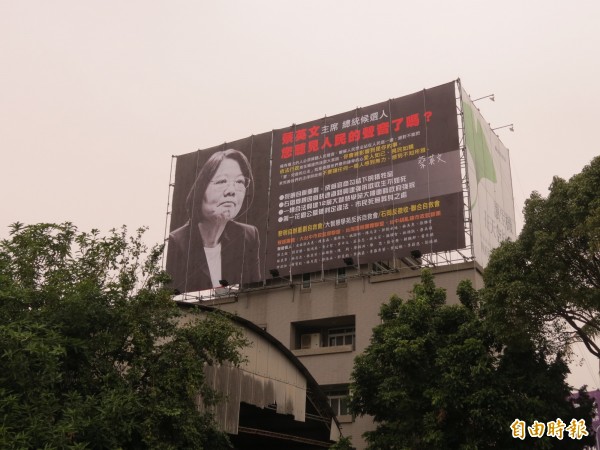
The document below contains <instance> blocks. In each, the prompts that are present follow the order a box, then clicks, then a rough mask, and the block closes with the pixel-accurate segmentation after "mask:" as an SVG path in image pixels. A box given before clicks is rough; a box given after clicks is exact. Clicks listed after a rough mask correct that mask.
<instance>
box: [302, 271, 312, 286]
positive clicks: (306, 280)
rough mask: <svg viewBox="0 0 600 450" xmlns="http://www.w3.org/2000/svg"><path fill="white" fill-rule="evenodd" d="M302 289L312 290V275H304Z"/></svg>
mask: <svg viewBox="0 0 600 450" xmlns="http://www.w3.org/2000/svg"><path fill="white" fill-rule="evenodd" d="M302 289H310V273H303V274H302Z"/></svg>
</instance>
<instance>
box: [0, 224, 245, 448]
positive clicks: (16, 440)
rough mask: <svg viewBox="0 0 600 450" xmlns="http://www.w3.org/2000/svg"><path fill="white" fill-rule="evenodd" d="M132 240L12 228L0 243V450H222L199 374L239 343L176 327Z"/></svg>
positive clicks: (224, 332)
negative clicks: (191, 449) (161, 449)
mask: <svg viewBox="0 0 600 450" xmlns="http://www.w3.org/2000/svg"><path fill="white" fill-rule="evenodd" d="M142 233H143V230H139V231H138V233H137V234H136V235H135V236H133V237H128V235H127V232H126V230H125V229H123V230H121V231H116V230H112V231H111V232H110V233H109V234H108V235H107V236H105V237H102V236H100V234H99V232H98V231H97V230H93V231H92V232H90V233H86V232H79V231H78V230H77V229H76V228H75V227H74V226H73V225H71V224H69V223H65V224H62V225H52V224H39V225H32V226H23V225H21V224H15V225H13V226H12V227H11V234H10V238H9V239H6V240H3V241H2V242H0V345H1V347H0V415H1V417H2V421H1V422H0V447H1V448H7V449H9V448H19V449H21V448H45V449H54V448H71V449H82V448H94V449H114V448H128V449H145V448H164V449H167V448H172V449H175V448H199V449H201V448H210V449H220V448H229V443H228V440H227V437H226V435H225V434H223V433H222V432H220V431H218V430H217V427H216V425H215V423H214V421H213V418H212V416H211V415H210V413H208V412H201V411H200V410H203V411H209V410H210V408H209V406H210V405H211V404H214V402H216V401H217V400H218V395H217V393H215V392H213V391H212V390H211V389H209V388H208V387H207V386H205V384H204V371H203V369H204V366H205V365H206V364H212V363H219V362H222V361H225V360H227V361H231V362H233V363H239V362H240V356H239V354H238V351H237V350H238V348H240V346H242V345H244V344H245V340H244V339H243V336H242V335H241V333H240V332H239V331H236V328H235V327H233V326H232V325H231V324H230V323H229V322H228V321H227V320H225V319H223V318H220V317H219V316H209V317H208V318H205V319H201V318H200V316H199V315H198V317H196V318H195V319H194V320H192V321H190V322H189V323H187V324H186V325H182V324H181V323H179V322H178V320H179V316H180V310H179V308H177V306H176V304H175V303H174V302H173V301H172V296H171V294H170V292H169V290H168V289H166V288H165V287H164V286H165V282H166V281H168V277H167V276H166V275H165V274H164V272H162V271H161V270H160V266H159V262H160V257H161V249H160V248H158V247H156V248H152V249H147V248H146V247H145V246H144V245H143V243H142V240H141V238H142ZM199 402H202V403H204V405H205V406H207V408H198V405H199Z"/></svg>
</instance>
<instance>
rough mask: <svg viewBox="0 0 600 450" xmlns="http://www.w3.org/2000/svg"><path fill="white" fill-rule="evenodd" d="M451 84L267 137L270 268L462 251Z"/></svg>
mask: <svg viewBox="0 0 600 450" xmlns="http://www.w3.org/2000/svg"><path fill="white" fill-rule="evenodd" d="M456 117H457V115H456V100H455V93H454V83H449V84H446V85H442V86H439V87H436V88H433V89H428V90H424V91H421V92H417V93H415V94H412V95H408V96H406V97H401V98H398V99H393V100H389V101H386V102H383V103H379V104H376V105H372V106H369V107H366V108H359V109H356V110H354V111H349V112H346V113H343V114H338V115H336V116H332V117H327V118H323V119H320V120H317V121H313V122H308V123H304V124H301V125H295V126H293V127H290V128H285V129H281V130H276V131H275V132H274V134H273V156H272V158H273V164H272V174H271V177H272V179H271V208H270V210H269V235H268V237H267V239H268V241H267V248H268V249H269V253H268V254H267V266H268V267H270V268H277V269H279V270H283V271H285V272H286V273H287V271H288V270H289V269H291V272H292V273H300V272H311V271H318V270H321V269H328V268H335V267H343V266H344V262H343V260H344V258H347V257H352V259H353V261H354V262H355V263H364V262H374V261H379V260H389V259H392V258H394V257H402V256H407V255H409V254H410V252H411V251H412V250H419V251H421V252H422V253H423V254H425V253H431V252H438V251H442V250H452V249H457V248H462V247H464V243H465V242H464V224H463V201H462V188H461V174H460V153H459V143H458V126H457V118H456Z"/></svg>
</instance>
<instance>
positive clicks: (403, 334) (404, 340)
mask: <svg viewBox="0 0 600 450" xmlns="http://www.w3.org/2000/svg"><path fill="white" fill-rule="evenodd" d="M459 296H460V299H461V303H462V304H461V305H451V306H450V305H445V298H446V295H445V291H444V290H443V289H438V288H436V287H435V284H434V281H433V276H432V274H431V272H429V271H427V270H424V271H423V273H422V278H421V283H420V284H417V285H415V287H414V290H413V294H412V297H411V298H410V299H409V300H408V301H403V300H402V299H400V298H398V297H396V296H394V297H392V298H391V299H390V301H389V303H387V304H384V305H383V306H382V307H381V312H380V316H381V320H382V323H381V324H380V325H378V326H377V327H375V328H374V330H373V335H372V338H371V343H370V345H369V346H368V347H367V349H366V350H365V352H364V353H363V354H362V355H359V356H358V357H357V358H356V360H355V365H354V369H353V372H352V384H351V400H350V405H351V409H352V411H353V413H354V414H357V415H364V414H368V415H371V416H373V417H374V420H375V422H376V423H377V429H376V430H375V431H371V432H367V433H365V437H366V439H367V441H368V443H369V447H368V448H369V449H412V450H419V449H448V448H454V449H481V448H583V445H584V444H583V441H578V440H572V439H568V438H567V439H564V440H562V441H561V440H558V439H556V438H550V437H544V438H540V439H536V438H527V439H525V440H524V441H521V440H519V439H515V438H513V437H512V433H511V429H510V425H511V423H512V422H513V421H514V420H515V419H517V418H518V419H520V420H523V421H525V422H526V423H527V424H529V425H531V424H533V422H534V420H538V421H540V422H544V423H546V422H547V421H551V420H555V419H556V418H557V417H559V418H564V419H563V420H564V421H565V422H567V423H568V421H570V420H571V419H572V418H577V419H585V423H586V425H587V429H588V430H591V411H592V402H591V401H590V400H589V397H586V396H585V395H583V396H582V397H581V399H580V401H579V404H575V403H574V402H571V401H569V400H568V397H569V395H570V388H569V386H568V385H567V384H566V382H565V377H566V375H567V373H568V368H567V366H566V364H565V363H564V361H563V360H562V359H560V358H555V359H553V360H549V359H548V358H547V355H546V354H544V353H543V352H541V351H540V350H539V348H536V347H535V346H533V345H523V344H524V341H521V344H522V345H521V346H519V347H517V346H507V345H504V344H503V342H502V341H501V340H500V339H499V338H498V336H497V335H496V334H495V333H494V331H493V329H491V328H490V327H488V326H487V322H486V319H485V311H484V306H483V305H482V303H481V300H480V298H479V295H478V293H477V292H476V291H474V290H473V288H472V287H471V285H470V283H469V282H463V283H461V285H460V287H459ZM589 433H590V434H592V433H591V431H590V432H589ZM589 439H590V438H588V440H589ZM590 442H593V441H590Z"/></svg>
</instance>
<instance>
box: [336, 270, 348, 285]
mask: <svg viewBox="0 0 600 450" xmlns="http://www.w3.org/2000/svg"><path fill="white" fill-rule="evenodd" d="M335 282H336V283H337V284H346V268H345V267H340V268H338V270H337V278H336V280H335Z"/></svg>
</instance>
